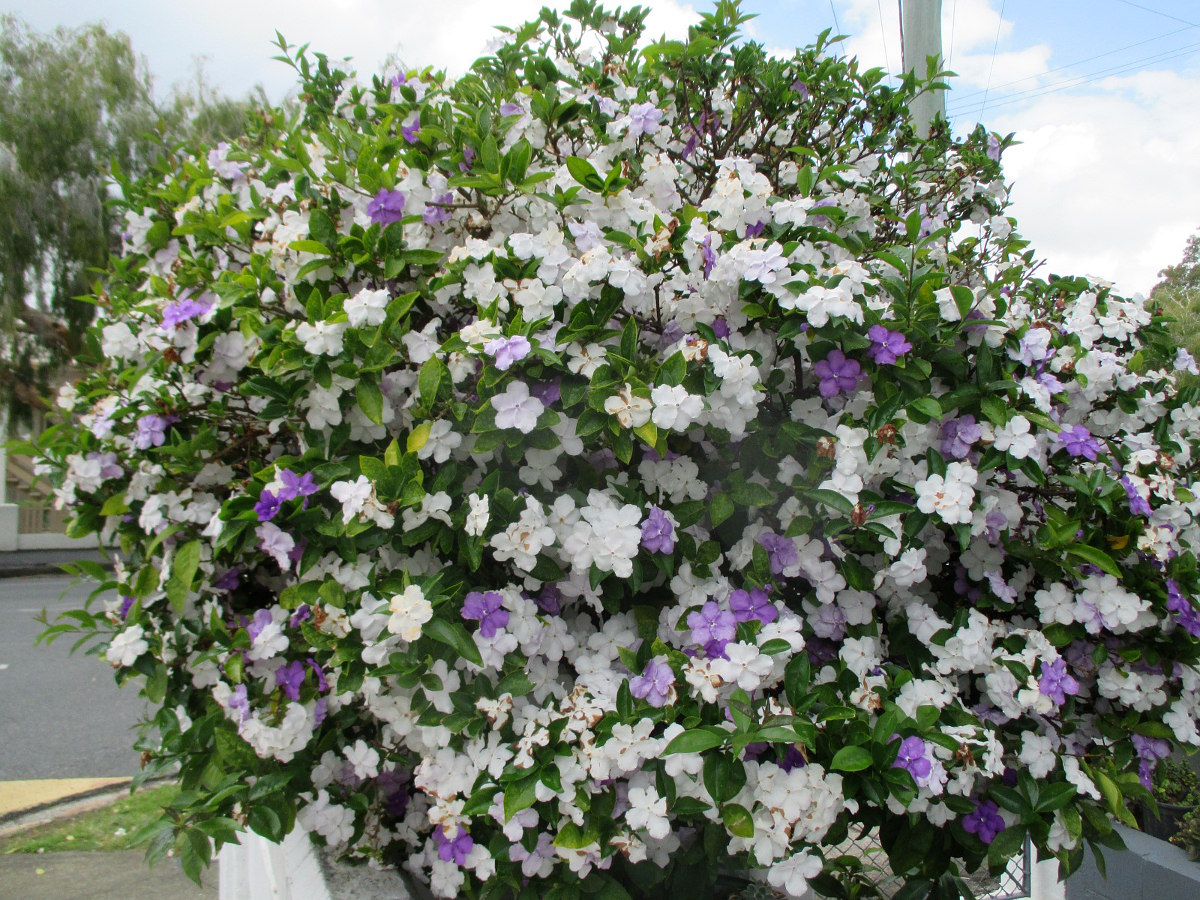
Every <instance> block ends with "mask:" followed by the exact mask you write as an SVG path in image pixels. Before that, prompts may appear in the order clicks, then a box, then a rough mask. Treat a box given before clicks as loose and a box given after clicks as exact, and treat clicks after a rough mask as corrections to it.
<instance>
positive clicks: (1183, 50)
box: [954, 43, 1200, 118]
mask: <svg viewBox="0 0 1200 900" xmlns="http://www.w3.org/2000/svg"><path fill="white" fill-rule="evenodd" d="M1197 52H1200V43H1197V44H1191V45H1189V46H1186V47H1177V48H1175V49H1174V50H1169V51H1167V52H1165V53H1160V54H1158V55H1157V56H1151V57H1147V58H1145V59H1141V60H1137V61H1136V62H1132V63H1126V64H1124V65H1120V66H1114V67H1112V68H1109V69H1102V70H1100V71H1098V72H1093V73H1091V74H1090V75H1083V76H1080V77H1078V78H1070V79H1067V80H1065V81H1060V82H1056V83H1055V84H1052V85H1048V86H1046V87H1044V88H1032V89H1030V90H1027V91H1018V92H1017V93H1015V94H1010V95H1008V96H1006V97H1005V98H1004V99H1002V100H997V101H994V102H993V103H992V104H991V105H992V106H993V107H997V106H1008V105H1010V104H1012V103H1021V102H1023V101H1026V100H1032V99H1034V98H1036V97H1041V96H1043V95H1045V94H1055V93H1058V92H1060V91H1065V90H1069V89H1070V88H1073V87H1082V86H1083V85H1085V84H1091V83H1092V82H1094V81H1099V80H1101V79H1102V78H1107V77H1110V76H1113V75H1120V74H1122V73H1124V72H1127V71H1131V70H1138V69H1140V68H1144V66H1145V65H1146V64H1148V63H1151V62H1165V61H1167V60H1170V59H1178V58H1181V57H1185V56H1191V55H1192V54H1194V53H1197ZM987 105H988V104H987V102H986V100H985V101H984V102H983V103H982V104H980V103H979V102H975V103H966V104H964V105H962V106H960V107H959V109H958V110H957V111H955V113H954V117H955V118H957V117H959V116H962V115H963V114H964V112H965V110H967V109H973V108H974V107H976V106H980V107H981V110H980V118H982V115H983V112H982V109H983V108H985V107H986V106H987Z"/></svg>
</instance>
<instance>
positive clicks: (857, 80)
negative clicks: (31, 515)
mask: <svg viewBox="0 0 1200 900" xmlns="http://www.w3.org/2000/svg"><path fill="white" fill-rule="evenodd" d="M741 21H743V19H742V17H741V15H740V13H739V12H738V9H737V7H736V5H733V4H729V3H721V4H720V5H718V7H717V8H716V11H715V12H714V13H712V14H710V15H708V16H706V17H705V18H704V21H703V23H702V24H701V25H699V26H697V27H696V28H695V29H693V31H692V33H691V35H690V38H689V40H688V41H687V42H682V43H681V42H660V43H658V44H653V45H651V46H649V47H648V48H647V49H645V50H639V49H637V41H638V39H639V37H640V35H641V23H642V13H640V12H638V11H636V10H635V11H633V12H629V13H625V14H622V15H620V16H619V17H614V16H612V15H611V14H608V13H605V12H603V11H601V10H599V9H596V8H594V7H593V6H592V5H591V4H590V3H587V2H580V3H577V4H576V5H575V7H573V9H572V11H571V13H570V15H569V17H567V18H565V19H560V18H559V17H558V16H557V15H555V14H553V13H551V12H544V13H543V14H542V17H541V19H540V20H538V21H536V22H533V23H531V24H529V25H526V26H524V27H522V28H519V29H516V30H512V31H509V32H508V33H507V35H506V39H505V40H504V41H503V42H502V43H500V44H499V45H498V46H497V47H496V48H495V51H494V54H493V55H491V56H488V57H485V58H483V59H481V60H480V61H479V62H478V63H476V65H475V68H474V70H473V71H472V72H471V73H470V74H468V75H467V76H465V77H463V78H460V79H459V80H457V81H456V82H453V83H451V82H448V81H446V80H445V79H444V78H443V76H441V75H440V74H438V73H435V72H429V71H423V72H416V71H411V70H410V71H404V72H395V73H389V74H388V75H387V76H385V77H382V78H375V79H374V80H373V81H372V82H371V84H370V85H369V86H363V85H360V84H357V83H355V82H354V80H353V79H352V78H351V77H350V76H348V75H346V74H345V73H343V72H341V71H339V70H336V69H333V68H331V67H330V66H329V64H328V62H327V61H326V60H325V59H324V58H321V57H317V60H316V62H315V63H314V62H312V61H310V60H309V59H308V58H307V57H305V56H303V55H302V54H301V55H297V56H292V55H290V54H289V52H288V47H287V45H286V44H282V42H281V46H282V49H283V51H284V57H285V59H287V60H288V61H290V62H291V63H292V64H293V65H294V66H296V67H297V69H298V71H299V72H300V75H301V77H302V79H303V103H302V108H301V109H300V110H299V112H297V113H296V114H295V117H294V119H295V120H287V119H285V117H284V114H283V113H277V114H276V115H275V117H274V118H271V117H267V118H264V121H263V124H262V126H261V128H259V130H258V131H257V132H256V133H255V134H253V135H251V136H250V137H249V138H247V139H245V140H243V141H242V142H240V143H239V144H238V145H236V146H225V145H221V146H220V147H218V148H216V149H214V150H212V151H211V152H209V153H206V154H202V155H199V156H197V157H196V158H192V159H188V160H186V161H185V162H183V164H182V165H181V166H180V167H178V168H177V169H175V170H172V171H163V172H160V173H159V175H158V177H156V178H153V179H151V180H149V181H146V182H144V183H139V184H124V185H123V188H124V193H123V198H122V201H121V202H123V203H124V204H125V205H126V206H127V207H128V210H129V215H128V233H127V234H126V239H125V247H124V252H123V254H122V255H121V257H120V258H119V259H116V260H114V262H113V265H112V269H111V271H110V272H109V273H108V276H107V277H106V279H105V280H104V282H103V284H102V290H101V292H100V293H99V295H98V297H97V300H98V302H99V303H100V305H101V306H102V308H103V310H104V317H103V321H102V322H101V323H100V324H99V325H98V326H97V328H96V329H95V330H94V332H93V333H92V334H91V336H90V338H89V341H90V346H91V351H92V353H93V355H94V357H95V360H96V368H95V369H94V370H93V371H91V372H90V373H89V374H88V375H87V376H86V377H85V378H84V379H83V380H82V381H81V382H80V383H79V384H78V385H76V386H75V387H74V388H72V389H68V390H66V391H64V392H63V394H62V396H61V397H60V404H61V405H62V406H63V407H64V408H65V409H66V410H68V411H70V412H71V413H72V414H73V418H72V419H71V423H70V424H67V425H63V426H60V427H58V428H56V429H53V430H52V431H51V432H49V433H48V434H47V435H46V436H45V437H44V440H43V442H42V446H41V448H40V449H41V452H42V453H43V459H44V465H45V466H46V467H47V471H49V472H50V473H51V477H52V478H53V479H54V481H55V483H56V485H57V491H58V495H59V497H60V498H61V500H62V502H63V503H65V504H67V505H69V506H70V508H71V509H72V510H73V511H74V515H75V519H74V526H73V528H74V532H75V533H77V534H84V533H88V532H92V531H95V532H99V534H100V536H101V538H102V539H103V541H104V542H105V543H106V544H107V545H109V546H112V547H113V548H114V549H115V550H118V551H119V555H118V558H117V563H116V570H115V574H114V575H112V576H108V575H106V574H105V573H104V572H103V571H101V570H99V569H98V568H93V567H90V566H86V565H84V566H81V569H83V570H84V571H86V572H89V573H90V574H93V575H95V576H97V577H99V578H100V579H101V580H102V581H103V582H104V584H103V587H102V589H109V590H111V589H115V590H116V592H117V594H118V595H119V597H120V599H119V600H117V601H114V602H112V603H107V602H106V603H105V604H104V605H103V607H102V608H101V606H100V605H99V602H98V601H97V603H96V604H94V605H93V606H92V607H91V608H90V611H89V612H79V613H76V614H74V618H73V619H72V620H70V621H67V622H64V623H62V624H61V625H60V626H58V627H59V628H60V629H61V630H71V629H81V630H83V631H84V632H85V633H91V634H93V635H97V636H99V637H100V639H101V642H100V644H99V649H100V650H101V651H102V652H103V654H104V656H105V658H106V659H107V660H108V662H110V663H111V664H112V665H113V666H114V667H115V668H116V670H117V677H118V678H119V679H121V680H126V679H131V680H132V679H137V680H138V681H139V683H140V684H141V686H142V688H141V689H142V691H143V693H145V694H146V696H148V697H149V698H150V699H151V700H152V701H154V702H155V703H156V704H158V706H159V707H160V711H159V712H158V713H157V715H156V716H155V718H154V719H153V722H151V723H150V724H151V726H152V729H151V731H150V733H151V735H152V737H151V736H148V737H147V738H146V749H147V752H148V755H149V757H150V758H151V759H152V760H153V762H154V764H155V765H156V766H159V767H165V766H176V765H177V766H178V767H179V771H180V777H181V779H182V782H183V786H184V793H183V795H182V797H181V799H180V801H179V805H178V807H177V808H176V809H174V810H173V811H172V813H171V817H170V818H169V820H168V822H167V824H166V825H165V826H164V831H163V832H162V833H161V834H160V836H159V838H158V839H157V844H156V847H157V848H158V849H162V848H165V847H166V846H167V845H168V844H169V842H170V840H171V838H172V836H173V834H174V833H175V832H182V833H183V834H184V836H185V839H184V843H183V844H182V848H183V851H182V852H183V858H184V862H185V865H187V866H188V867H189V870H191V871H196V870H197V869H198V867H199V866H200V864H201V863H202V862H203V861H205V860H207V858H208V855H209V853H210V846H211V844H210V840H209V839H210V838H212V839H215V840H216V841H217V842H218V843H220V842H223V841H228V840H231V839H233V837H234V833H235V829H236V828H237V827H238V826H248V827H249V828H251V829H253V830H254V831H256V832H258V833H260V834H263V835H266V836H268V837H270V838H273V839H279V838H281V837H282V836H283V835H284V834H286V833H287V832H288V831H289V830H290V829H291V828H292V826H293V823H294V822H295V821H299V822H301V823H302V824H303V825H305V826H306V827H307V828H308V829H310V830H311V831H312V832H314V833H315V834H316V835H318V836H319V839H320V840H323V841H324V842H326V843H327V844H329V845H331V846H333V847H336V848H338V849H339V850H341V851H344V852H346V853H347V854H350V855H353V856H358V857H370V858H376V859H379V860H382V861H384V862H391V863H402V864H403V865H404V866H405V867H406V868H407V869H408V870H409V871H410V872H411V873H413V874H414V875H416V876H417V877H419V878H420V879H422V880H425V881H427V882H428V883H429V884H430V885H431V886H432V889H433V891H434V893H435V894H437V895H439V896H443V897H452V896H459V895H462V896H474V897H485V896H486V897H510V896H518V895H519V896H522V897H563V898H566V897H576V896H579V895H580V893H581V892H583V893H587V894H597V895H600V896H605V897H623V896H628V895H636V896H670V897H679V896H697V897H703V896H712V895H713V894H714V891H715V890H716V887H715V885H716V884H717V882H718V879H719V878H721V877H722V873H723V872H726V871H729V870H747V869H757V870H761V871H762V873H763V876H764V877H765V880H766V881H767V882H768V883H769V884H770V885H771V886H772V887H774V888H776V889H778V890H780V891H782V892H785V893H787V894H789V895H792V896H798V895H800V894H802V893H803V892H804V890H805V888H806V886H807V885H808V884H812V885H814V886H816V887H817V888H818V889H819V890H821V891H822V892H823V893H825V894H828V895H831V896H841V895H843V894H844V892H846V891H849V890H850V889H851V887H852V886H853V883H854V882H855V879H856V878H857V877H858V875H857V869H856V867H857V866H858V865H859V862H858V861H857V860H855V859H852V858H848V857H844V856H841V855H840V854H839V853H838V852H837V851H836V850H834V848H835V847H836V845H837V844H838V843H839V842H841V841H842V840H843V839H844V838H845V837H846V836H847V834H848V833H851V834H857V833H858V831H859V830H861V829H863V828H870V829H876V830H877V832H878V836H879V839H880V841H881V843H882V846H883V849H884V851H885V853H886V855H887V859H888V861H889V863H890V866H891V868H892V869H893V870H894V871H895V872H896V873H897V874H898V875H900V876H901V877H902V878H904V879H906V880H907V882H908V884H909V888H908V893H907V894H906V896H909V897H919V896H926V895H933V896H957V895H958V893H959V891H960V890H961V882H960V880H959V875H960V874H961V873H962V872H963V871H964V870H966V869H971V868H973V867H975V866H977V865H979V864H980V863H981V862H982V861H984V860H985V859H986V860H988V861H989V862H990V863H991V864H993V865H1001V864H1003V862H1004V861H1005V860H1006V859H1008V858H1009V857H1010V856H1012V855H1013V854H1014V853H1015V852H1017V851H1018V850H1019V848H1020V847H1021V845H1022V841H1023V839H1024V838H1025V837H1026V836H1027V835H1028V836H1029V837H1030V838H1032V840H1033V843H1034V844H1035V845H1036V847H1037V848H1038V849H1039V851H1040V852H1041V853H1042V854H1043V855H1046V854H1051V855H1057V856H1058V857H1059V859H1060V860H1061V861H1062V862H1063V863H1064V864H1065V865H1066V866H1067V867H1068V868H1070V867H1073V866H1075V865H1077V864H1078V863H1079V861H1080V859H1081V857H1082V854H1083V846H1084V843H1085V842H1088V841H1090V842H1097V843H1100V844H1119V840H1118V839H1117V838H1116V836H1115V833H1114V831H1113V829H1112V825H1111V822H1112V820H1113V819H1120V820H1124V821H1127V822H1128V821H1131V817H1130V814H1129V811H1128V809H1127V800H1128V799H1129V798H1133V797H1144V796H1146V792H1145V789H1144V787H1143V784H1146V783H1148V779H1149V777H1150V772H1151V771H1152V769H1153V766H1154V764H1155V762H1156V761H1157V759H1158V758H1159V757H1161V756H1163V755H1164V754H1165V753H1166V752H1167V751H1168V749H1169V747H1170V745H1171V742H1173V741H1174V742H1180V743H1187V744H1193V745H1196V744H1200V732H1198V731H1197V728H1196V718H1197V712H1198V711H1200V710H1198V704H1200V670H1198V669H1197V668H1196V663H1197V660H1198V658H1200V655H1198V652H1197V651H1198V648H1200V643H1198V642H1197V637H1198V636H1200V612H1198V610H1197V608H1196V606H1195V605H1194V603H1193V597H1194V596H1195V594H1196V591H1197V588H1198V586H1200V578H1198V576H1197V566H1196V556H1195V548H1196V547H1197V546H1198V542H1200V532H1198V531H1197V528H1196V525H1195V522H1194V518H1193V517H1194V514H1195V512H1196V510H1197V500H1196V497H1195V493H1194V489H1193V487H1192V481H1193V479H1194V477H1195V470H1196V467H1195V463H1194V460H1193V445H1194V443H1195V441H1196V440H1197V438H1198V437H1200V405H1198V402H1197V399H1198V398H1197V396H1196V393H1195V391H1192V392H1190V393H1189V392H1187V391H1180V390H1179V389H1177V387H1176V385H1175V382H1174V370H1175V369H1176V368H1179V367H1182V366H1184V365H1185V364H1186V362H1187V360H1186V359H1184V357H1182V356H1180V357H1178V358H1177V357H1176V354H1175V351H1174V350H1173V349H1171V348H1170V346H1169V343H1168V341H1167V338H1166V333H1165V331H1164V329H1163V326H1162V324H1161V322H1160V321H1159V320H1157V319H1155V318H1154V317H1153V316H1152V314H1151V312H1150V311H1148V310H1147V309H1146V308H1145V306H1144V304H1143V302H1142V301H1141V299H1140V298H1134V299H1125V298H1121V297H1118V296H1116V295H1114V294H1113V293H1111V291H1110V290H1109V288H1108V286H1106V285H1102V284H1097V283H1094V282H1089V281H1087V280H1084V279H1067V278H1058V279H1051V280H1050V281H1045V280H1041V279H1040V278H1038V277H1036V269H1037V266H1036V265H1035V264H1034V254H1033V252H1032V251H1030V250H1028V248H1027V245H1026V243H1025V242H1024V241H1023V240H1021V238H1020V237H1019V235H1018V234H1017V232H1015V231H1014V230H1013V227H1014V226H1013V222H1012V220H1011V219H1009V218H1008V217H1006V215H1005V208H1006V203H1007V194H1006V189H1005V185H1004V182H1003V180H1002V176H1001V171H1000V167H999V158H1000V155H1001V152H1002V150H1003V148H1004V146H1005V145H1006V143H1007V142H1006V141H1003V140H1000V139H999V138H997V137H996V136H994V135H993V136H989V135H987V134H985V133H984V132H983V130H982V129H980V130H979V131H977V132H976V134H974V135H973V136H971V137H970V138H969V139H967V140H965V141H955V140H951V139H950V138H949V137H948V136H947V135H946V134H945V133H940V134H935V136H934V137H933V138H932V139H931V140H929V141H927V142H921V141H918V140H917V139H915V138H914V136H913V133H912V130H911V128H910V127H909V125H908V123H907V120H906V112H905V109H906V103H907V101H908V100H909V99H910V98H911V96H912V95H913V93H914V92H915V91H916V90H918V89H919V88H920V85H919V84H918V83H917V82H916V81H914V80H912V79H910V80H909V81H907V82H905V83H904V84H902V85H900V86H898V87H895V88H892V87H888V86H887V85H886V84H885V82H884V76H883V74H882V73H881V72H880V71H878V70H872V71H868V72H863V71H860V70H859V69H858V67H857V64H856V63H855V62H854V61H852V60H845V59H839V58H834V57H831V56H829V55H827V52H826V51H827V44H826V38H825V37H824V36H823V37H822V38H821V39H820V40H819V42H818V44H817V45H816V46H814V47H810V48H808V49H805V50H801V51H798V52H797V53H796V54H795V56H793V57H792V58H790V59H786V60H784V59H774V58H770V57H768V56H766V55H765V53H764V51H763V49H762V48H761V47H760V46H757V45H755V44H752V43H740V44H739V43H737V42H736V37H737V28H738V25H739V24H740V22H741ZM97 596H99V592H98V595H97ZM105 596H108V595H105ZM689 892H690V893H689Z"/></svg>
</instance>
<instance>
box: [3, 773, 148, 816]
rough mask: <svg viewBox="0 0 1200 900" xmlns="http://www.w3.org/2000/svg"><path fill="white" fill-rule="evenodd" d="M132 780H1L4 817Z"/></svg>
mask: <svg viewBox="0 0 1200 900" xmlns="http://www.w3.org/2000/svg"><path fill="white" fill-rule="evenodd" d="M128 783H129V779H128V778H42V779H38V780H35V781H0V816H7V815H10V814H11V813H15V812H21V811H23V810H27V809H34V808H35V807H38V806H43V805H45V804H47V803H57V802H58V801H59V800H66V799H68V798H70V797H75V796H77V795H79V794H86V793H89V792H90V791H96V790H99V789H101V788H106V787H112V786H113V785H119V784H128Z"/></svg>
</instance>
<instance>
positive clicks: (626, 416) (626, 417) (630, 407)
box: [604, 382, 650, 428]
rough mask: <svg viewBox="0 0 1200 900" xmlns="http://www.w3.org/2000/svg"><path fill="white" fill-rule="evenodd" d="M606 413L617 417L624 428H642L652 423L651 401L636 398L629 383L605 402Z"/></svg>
mask: <svg viewBox="0 0 1200 900" xmlns="http://www.w3.org/2000/svg"><path fill="white" fill-rule="evenodd" d="M604 411H605V412H606V413H608V414H609V415H610V416H616V417H617V421H618V422H620V423H621V427H622V428H640V427H641V426H643V425H645V424H646V423H647V422H649V421H650V401H649V400H647V399H646V398H645V397H637V396H635V395H634V393H633V386H632V385H630V384H629V382H625V387H623V388H621V389H620V390H619V391H617V392H616V393H615V394H613V395H612V396H611V397H609V398H608V399H606V400H605V401H604Z"/></svg>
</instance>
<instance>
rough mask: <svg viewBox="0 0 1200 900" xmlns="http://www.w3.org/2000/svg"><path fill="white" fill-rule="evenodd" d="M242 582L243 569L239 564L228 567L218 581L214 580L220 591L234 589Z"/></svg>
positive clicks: (214, 584) (214, 585)
mask: <svg viewBox="0 0 1200 900" xmlns="http://www.w3.org/2000/svg"><path fill="white" fill-rule="evenodd" d="M241 582H242V570H241V569H240V568H238V567H237V566H234V567H233V568H232V569H228V570H226V571H225V572H223V573H222V574H221V577H219V578H218V579H217V580H216V581H214V582H213V587H215V588H216V589H217V590H218V591H232V590H234V589H235V588H236V587H237V586H238V585H239V584H241Z"/></svg>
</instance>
